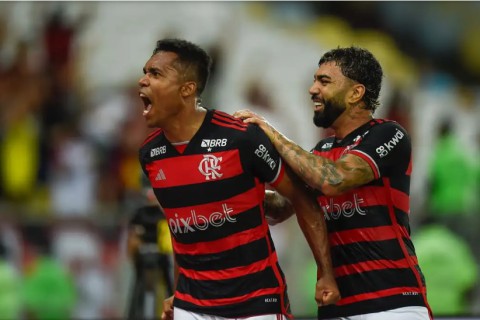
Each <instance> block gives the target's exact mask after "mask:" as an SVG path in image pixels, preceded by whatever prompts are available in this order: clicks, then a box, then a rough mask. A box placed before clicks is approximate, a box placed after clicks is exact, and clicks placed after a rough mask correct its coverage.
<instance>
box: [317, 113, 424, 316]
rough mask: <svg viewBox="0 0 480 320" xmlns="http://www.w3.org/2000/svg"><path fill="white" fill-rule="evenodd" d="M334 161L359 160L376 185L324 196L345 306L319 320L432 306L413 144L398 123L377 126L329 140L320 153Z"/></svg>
mask: <svg viewBox="0 0 480 320" xmlns="http://www.w3.org/2000/svg"><path fill="white" fill-rule="evenodd" d="M312 152H313V153H314V154H317V155H319V156H322V157H326V158H329V159H331V160H334V161H335V160H338V159H339V158H340V157H341V156H342V155H344V154H347V153H351V154H355V155H357V156H359V157H361V158H362V159H364V160H365V161H367V163H368V164H369V165H370V167H371V169H372V170H373V173H374V176H375V179H374V180H373V181H372V182H370V183H368V184H366V185H363V186H361V187H358V188H356V189H353V190H351V191H350V192H347V193H345V194H342V195H340V196H337V197H326V196H324V195H320V196H319V197H318V202H319V204H320V205H321V207H322V210H323V212H324V215H325V221H326V223H327V228H328V233H329V239H330V243H331V246H332V248H331V254H332V262H333V266H334V271H335V275H336V280H337V283H338V286H339V288H340V292H341V296H342V298H341V300H340V301H339V302H338V303H337V304H336V305H334V306H326V307H322V308H319V310H318V319H329V318H336V317H346V316H352V315H358V314H365V313H372V312H379V311H384V310H389V309H395V308H400V307H406V306H426V307H428V303H427V301H426V288H425V280H424V277H423V274H422V272H421V270H420V267H419V265H418V262H417V258H416V255H415V249H414V246H413V244H412V241H411V239H410V227H409V225H410V224H409V214H410V206H409V197H410V196H409V194H410V173H411V171H412V163H411V142H410V137H409V136H408V134H407V132H406V131H405V130H404V129H403V128H402V127H401V126H400V125H399V124H398V123H396V122H393V121H387V120H379V119H376V120H372V121H370V122H368V123H366V124H365V125H363V126H361V127H359V128H357V129H356V130H354V131H353V132H351V133H350V134H349V135H347V136H346V137H345V138H344V139H343V140H341V141H338V140H336V138H335V137H328V138H326V139H323V140H322V141H320V142H319V143H318V144H317V145H316V146H315V148H314V149H313V150H312Z"/></svg>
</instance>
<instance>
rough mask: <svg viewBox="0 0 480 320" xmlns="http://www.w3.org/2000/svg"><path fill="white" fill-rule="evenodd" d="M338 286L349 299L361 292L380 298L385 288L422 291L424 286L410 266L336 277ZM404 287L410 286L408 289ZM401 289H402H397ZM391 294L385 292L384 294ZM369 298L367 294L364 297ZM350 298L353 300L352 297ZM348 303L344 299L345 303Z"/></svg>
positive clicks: (399, 292)
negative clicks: (419, 283)
mask: <svg viewBox="0 0 480 320" xmlns="http://www.w3.org/2000/svg"><path fill="white" fill-rule="evenodd" d="M336 280H337V284H338V287H339V288H341V294H342V299H348V298H349V297H351V296H356V295H360V294H370V296H368V298H370V299H371V298H375V295H376V297H377V298H380V297H381V296H382V295H383V294H382V293H381V291H383V290H391V291H390V293H393V292H396V293H397V294H402V293H403V292H418V293H419V292H420V291H421V289H420V288H421V287H422V286H420V287H419V286H418V284H417V280H416V279H415V275H414V274H413V272H412V270H411V269H410V268H403V269H399V268H395V269H380V270H371V271H365V272H362V273H354V274H349V275H346V276H342V277H336ZM355 281H357V282H356V283H364V285H363V286H358V285H353V283H355ZM404 288H410V289H408V290H406V289H404ZM399 289H401V290H402V291H395V290H399ZM387 295H389V294H388V293H386V292H385V293H384V296H387ZM364 299H367V296H365V297H364ZM349 300H352V299H351V298H350V299H349ZM346 303H348V301H344V302H343V304H346Z"/></svg>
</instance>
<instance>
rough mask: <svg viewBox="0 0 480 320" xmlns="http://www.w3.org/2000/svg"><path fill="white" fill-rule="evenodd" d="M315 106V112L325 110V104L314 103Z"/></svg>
mask: <svg viewBox="0 0 480 320" xmlns="http://www.w3.org/2000/svg"><path fill="white" fill-rule="evenodd" d="M313 105H314V106H315V109H314V110H315V111H322V110H323V109H324V105H323V103H321V102H319V101H314V102H313Z"/></svg>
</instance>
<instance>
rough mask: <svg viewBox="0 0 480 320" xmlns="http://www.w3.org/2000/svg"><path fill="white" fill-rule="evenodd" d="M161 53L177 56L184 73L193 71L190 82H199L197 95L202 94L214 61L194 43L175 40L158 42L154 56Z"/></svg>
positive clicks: (178, 65) (178, 63)
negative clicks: (171, 53)
mask: <svg viewBox="0 0 480 320" xmlns="http://www.w3.org/2000/svg"><path fill="white" fill-rule="evenodd" d="M160 51H165V52H173V53H176V54H177V56H178V59H177V61H176V62H177V67H178V68H181V69H183V70H182V71H190V70H191V71H193V72H192V73H191V76H192V78H193V79H189V80H194V81H196V82H197V95H198V96H199V95H200V94H202V92H203V90H204V89H205V87H206V85H207V81H208V77H209V75H210V68H211V66H212V59H211V58H210V56H209V55H208V54H207V52H206V51H205V50H203V49H202V48H200V47H199V46H198V45H196V44H194V43H191V42H189V41H186V40H182V39H175V38H172V39H162V40H158V41H157V45H156V47H155V49H154V50H153V54H152V55H155V54H157V53H158V52H160ZM188 73H190V72H188Z"/></svg>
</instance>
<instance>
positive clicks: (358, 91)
mask: <svg viewBox="0 0 480 320" xmlns="http://www.w3.org/2000/svg"><path fill="white" fill-rule="evenodd" d="M364 94H365V86H364V85H363V84H360V83H355V84H354V85H353V86H352V88H351V89H350V94H349V96H348V102H350V103H352V104H355V103H358V102H359V101H361V100H362V99H363V95H364Z"/></svg>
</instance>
